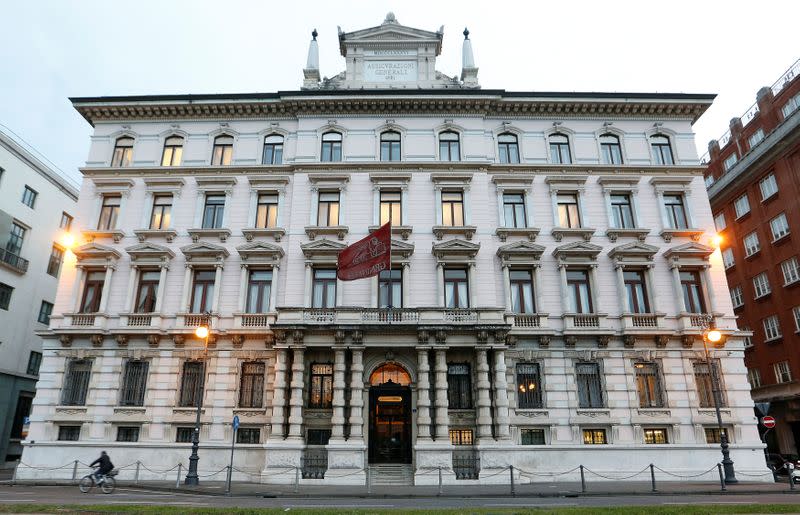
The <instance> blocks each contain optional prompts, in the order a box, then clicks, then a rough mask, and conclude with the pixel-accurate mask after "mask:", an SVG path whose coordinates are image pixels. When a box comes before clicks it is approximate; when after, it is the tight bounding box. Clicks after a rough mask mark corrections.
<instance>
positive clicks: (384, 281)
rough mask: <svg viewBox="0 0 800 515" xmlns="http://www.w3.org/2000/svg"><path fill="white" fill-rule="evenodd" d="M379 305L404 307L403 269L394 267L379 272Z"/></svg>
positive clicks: (381, 306) (382, 306) (383, 306)
mask: <svg viewBox="0 0 800 515" xmlns="http://www.w3.org/2000/svg"><path fill="white" fill-rule="evenodd" d="M378 307H379V308H389V307H392V308H402V307H403V270H402V269H400V268H392V269H390V270H382V271H381V272H380V274H378Z"/></svg>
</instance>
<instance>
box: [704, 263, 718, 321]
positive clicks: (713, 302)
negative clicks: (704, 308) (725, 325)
mask: <svg viewBox="0 0 800 515" xmlns="http://www.w3.org/2000/svg"><path fill="white" fill-rule="evenodd" d="M703 283H704V285H705V287H706V288H705V290H706V295H707V296H708V312H709V313H716V312H717V299H716V297H715V296H714V283H713V278H712V277H711V265H704V266H703Z"/></svg>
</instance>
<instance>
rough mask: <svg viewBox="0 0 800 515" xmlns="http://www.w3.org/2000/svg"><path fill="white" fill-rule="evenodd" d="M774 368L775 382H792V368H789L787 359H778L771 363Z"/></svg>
mask: <svg viewBox="0 0 800 515" xmlns="http://www.w3.org/2000/svg"><path fill="white" fill-rule="evenodd" d="M772 368H773V369H774V370H775V382H776V383H790V382H792V370H791V369H790V368H789V362H788V361H779V362H778V363H775V364H774V365H772Z"/></svg>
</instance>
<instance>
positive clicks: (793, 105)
mask: <svg viewBox="0 0 800 515" xmlns="http://www.w3.org/2000/svg"><path fill="white" fill-rule="evenodd" d="M798 107H800V94H797V95H795V96H793V97H792V98H790V99H789V100H787V101H786V103H785V104H783V107H781V112H782V113H783V118H784V119H786V118H788V117H789V115H791V114H792V113H793V112H794V111H795V110H796V109H797V108H798Z"/></svg>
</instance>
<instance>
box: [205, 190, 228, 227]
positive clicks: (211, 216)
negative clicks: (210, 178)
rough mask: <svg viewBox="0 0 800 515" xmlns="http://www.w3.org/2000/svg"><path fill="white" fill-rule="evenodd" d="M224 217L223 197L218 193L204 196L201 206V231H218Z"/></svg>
mask: <svg viewBox="0 0 800 515" xmlns="http://www.w3.org/2000/svg"><path fill="white" fill-rule="evenodd" d="M224 215H225V195H224V194H218V193H208V194H206V201H205V205H204V206H203V229H219V228H221V227H222V219H223V217H224Z"/></svg>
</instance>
